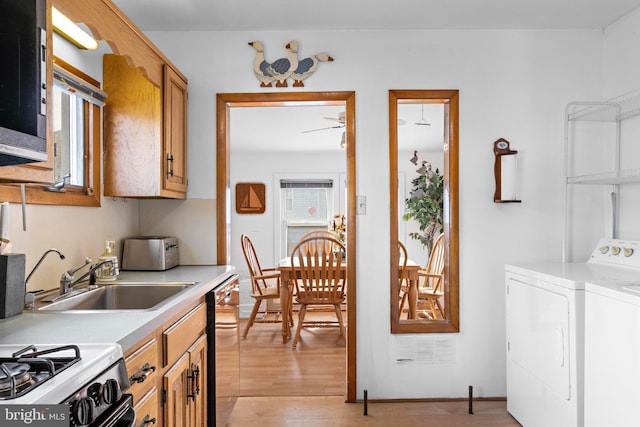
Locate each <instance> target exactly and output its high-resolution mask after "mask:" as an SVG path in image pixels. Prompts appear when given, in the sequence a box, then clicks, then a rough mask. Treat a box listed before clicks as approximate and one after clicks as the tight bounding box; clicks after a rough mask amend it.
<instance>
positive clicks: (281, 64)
mask: <svg viewBox="0 0 640 427" xmlns="http://www.w3.org/2000/svg"><path fill="white" fill-rule="evenodd" d="M285 49H286V50H287V56H286V58H280V59H276V60H275V61H273V62H272V63H271V65H269V66H268V67H267V72H268V73H269V74H270V75H271V77H273V78H274V80H276V87H287V86H288V84H287V79H288V78H289V76H291V73H293V71H294V70H295V69H296V68H298V42H297V41H295V40H291V41H290V42H289V43H287V45H286V46H285Z"/></svg>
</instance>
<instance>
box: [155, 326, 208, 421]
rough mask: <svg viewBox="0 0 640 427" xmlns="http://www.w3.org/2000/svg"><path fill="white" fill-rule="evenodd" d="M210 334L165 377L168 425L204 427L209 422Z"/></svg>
mask: <svg viewBox="0 0 640 427" xmlns="http://www.w3.org/2000/svg"><path fill="white" fill-rule="evenodd" d="M206 365H207V336H206V335H204V334H203V335H202V336H201V337H200V338H199V339H198V340H197V341H196V342H195V343H194V344H193V345H192V346H191V347H190V348H189V349H188V350H187V351H186V352H185V353H184V354H183V355H182V356H181V357H180V358H179V359H178V361H177V362H176V363H175V364H174V365H173V366H172V367H171V368H170V369H169V370H168V371H167V373H166V374H165V375H164V377H163V388H164V390H165V391H166V401H165V405H164V425H165V427H178V426H190V427H195V426H198V427H203V426H205V425H206V422H207V390H206V387H205V386H204V385H205V384H206V380H205V379H206V375H207V371H206Z"/></svg>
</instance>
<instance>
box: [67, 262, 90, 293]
mask: <svg viewBox="0 0 640 427" xmlns="http://www.w3.org/2000/svg"><path fill="white" fill-rule="evenodd" d="M89 264H91V258H89V257H87V258H85V259H84V263H83V264H82V265H81V266H79V267H76V268H72V269H70V270H67V271H65V272H64V273H62V277H60V295H64V294H66V293H67V292H69V291H70V290H71V288H72V287H73V286H74V285H75V284H77V283H78V281H79V280H76V281H75V282H74V281H73V275H74V274H76V273H77V272H78V271H80V270H81V269H83V268H84V267H86V266H87V265H89ZM83 277H84V276H83Z"/></svg>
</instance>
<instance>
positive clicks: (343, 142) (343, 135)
mask: <svg viewBox="0 0 640 427" xmlns="http://www.w3.org/2000/svg"><path fill="white" fill-rule="evenodd" d="M346 146H347V139H346V132H342V139H341V140H340V148H344V147H346Z"/></svg>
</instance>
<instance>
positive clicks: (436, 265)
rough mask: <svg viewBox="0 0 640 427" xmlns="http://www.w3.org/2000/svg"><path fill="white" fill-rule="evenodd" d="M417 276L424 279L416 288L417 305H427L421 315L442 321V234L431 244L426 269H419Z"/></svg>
mask: <svg viewBox="0 0 640 427" xmlns="http://www.w3.org/2000/svg"><path fill="white" fill-rule="evenodd" d="M418 276H419V277H420V276H421V277H424V281H423V282H422V284H421V286H419V287H418V303H420V302H424V303H426V304H427V309H426V310H421V311H422V314H423V315H425V314H426V315H429V317H430V318H431V319H434V320H435V319H438V315H440V319H444V310H443V308H442V304H441V303H440V299H441V298H442V296H443V295H444V291H443V289H442V287H443V285H444V234H441V235H439V236H438V238H437V239H436V241H435V242H434V243H433V248H432V249H431V255H430V256H429V262H428V264H427V268H425V269H420V270H419V271H418Z"/></svg>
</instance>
